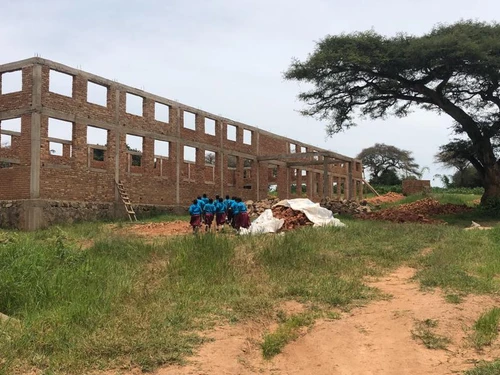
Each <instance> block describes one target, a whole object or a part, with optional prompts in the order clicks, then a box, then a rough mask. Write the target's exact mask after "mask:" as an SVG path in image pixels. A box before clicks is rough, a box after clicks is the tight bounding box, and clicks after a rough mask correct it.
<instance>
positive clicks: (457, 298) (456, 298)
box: [444, 294, 463, 305]
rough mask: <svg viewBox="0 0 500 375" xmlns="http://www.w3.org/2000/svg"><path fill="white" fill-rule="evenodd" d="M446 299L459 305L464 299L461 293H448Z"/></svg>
mask: <svg viewBox="0 0 500 375" xmlns="http://www.w3.org/2000/svg"><path fill="white" fill-rule="evenodd" d="M444 299H445V300H446V302H448V303H453V304H455V305H458V304H460V303H462V301H463V298H462V296H461V295H460V294H447V295H445V296H444Z"/></svg>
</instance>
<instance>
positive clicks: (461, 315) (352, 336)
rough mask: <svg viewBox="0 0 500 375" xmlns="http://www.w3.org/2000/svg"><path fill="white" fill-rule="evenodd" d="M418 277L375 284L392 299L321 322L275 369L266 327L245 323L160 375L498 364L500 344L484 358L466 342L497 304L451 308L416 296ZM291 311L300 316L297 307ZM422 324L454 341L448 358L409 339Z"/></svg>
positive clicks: (375, 373)
mask: <svg viewBox="0 0 500 375" xmlns="http://www.w3.org/2000/svg"><path fill="white" fill-rule="evenodd" d="M414 272H415V271H414V269H411V268H407V267H402V268H399V269H398V270H396V271H395V272H394V273H392V274H390V275H388V276H385V277H383V278H381V279H379V280H374V281H372V282H370V283H369V284H370V285H371V286H373V287H376V288H379V289H380V290H382V292H384V293H386V294H390V295H391V296H392V298H388V299H386V300H381V301H376V302H373V303H370V304H368V305H367V306H365V307H360V308H356V309H353V310H352V311H351V312H350V313H347V314H344V316H343V317H342V319H340V320H319V321H317V322H316V324H315V325H314V327H313V328H312V329H311V330H310V331H309V332H303V335H302V336H301V337H300V338H299V339H297V340H296V341H295V342H292V343H290V344H289V345H287V346H286V348H285V349H284V350H283V352H282V353H281V354H279V355H278V356H276V357H275V358H274V359H273V360H271V361H265V360H263V359H262V354H261V351H260V347H259V342H260V341H261V339H262V334H263V332H265V330H266V328H268V327H266V326H264V325H263V324H257V323H248V324H245V325H237V326H223V327H219V328H217V329H215V330H214V331H213V332H211V333H209V335H208V336H209V337H212V338H213V339H214V341H212V342H210V343H208V344H206V345H204V346H203V347H202V348H201V349H200V351H199V352H198V354H197V355H196V356H195V357H193V358H191V359H190V360H189V364H188V365H187V366H184V367H180V366H175V367H167V368H163V369H160V370H158V371H156V372H155V374H156V375H174V374H175V375H188V374H189V375H194V374H196V375H198V374H218V375H219V374H221V375H222V374H243V375H246V374H293V375H306V374H315V375H323V374H324V375H326V374H328V375H337V374H338V375H348V374H349V375H350V374H356V375H362V374H366V375H368V374H370V375H392V374H394V375H395V374H398V375H401V374H412V375H414V374H419V375H421V374H433V375H441V374H443V375H444V374H452V373H461V372H462V371H463V370H466V369H468V368H471V367H472V366H473V364H474V362H475V361H477V360H480V359H484V360H492V359H494V358H495V357H497V358H498V357H500V344H499V343H498V342H496V343H494V344H493V345H492V346H491V347H488V348H486V349H485V350H484V351H483V352H481V353H479V352H477V351H476V350H475V349H473V348H471V347H470V346H469V345H468V341H467V335H468V332H467V330H468V329H470V327H471V326H472V324H473V323H474V321H475V319H477V317H478V316H479V315H480V314H481V313H482V312H484V311H485V310H486V309H488V308H491V307H493V306H495V305H500V301H498V300H497V301H495V300H494V299H493V298H491V297H484V296H470V297H468V298H466V299H465V300H464V302H462V303H461V304H459V305H454V304H450V303H447V302H445V300H444V296H443V293H442V292H440V291H431V292H423V291H421V290H419V286H418V284H417V283H414V282H411V281H410V279H411V277H412V276H413V274H414ZM295 305H297V304H295ZM290 306H291V308H290V309H291V310H293V309H294V308H295V309H296V306H295V307H294V304H293V303H292V304H291V305H290ZM425 319H433V320H436V321H437V322H438V326H437V327H436V328H434V329H433V330H434V332H435V333H436V334H439V335H443V336H446V337H448V338H450V339H451V343H450V344H449V345H448V347H447V349H446V350H432V349H427V348H426V347H425V346H424V345H423V344H422V343H421V342H419V341H418V340H416V339H414V338H413V337H412V330H414V329H415V324H416V322H417V321H422V320H425Z"/></svg>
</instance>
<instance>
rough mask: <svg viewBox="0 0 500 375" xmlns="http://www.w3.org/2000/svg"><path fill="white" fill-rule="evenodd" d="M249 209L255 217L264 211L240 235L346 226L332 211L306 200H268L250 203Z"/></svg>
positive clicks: (248, 204) (248, 203)
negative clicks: (308, 227)
mask: <svg viewBox="0 0 500 375" xmlns="http://www.w3.org/2000/svg"><path fill="white" fill-rule="evenodd" d="M275 202H276V203H275ZM247 207H252V208H251V210H252V212H253V214H254V215H255V214H256V213H257V212H259V211H260V210H262V209H263V211H262V213H261V214H260V215H259V217H258V218H257V219H256V220H255V221H253V222H252V225H251V226H250V228H248V229H240V234H261V233H276V232H280V231H287V230H293V229H296V228H298V227H301V226H308V225H310V226H315V227H318V226H334V227H345V224H343V223H342V222H341V221H340V220H339V219H336V218H334V217H333V214H332V212H331V211H330V210H328V209H326V208H324V207H321V206H320V205H319V204H318V203H314V202H312V201H310V200H309V199H306V198H297V199H285V200H282V201H279V200H278V199H267V200H265V201H263V202H262V201H261V202H256V203H254V202H251V201H248V202H247ZM267 207H270V208H267Z"/></svg>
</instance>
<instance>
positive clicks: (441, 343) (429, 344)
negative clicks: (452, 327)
mask: <svg viewBox="0 0 500 375" xmlns="http://www.w3.org/2000/svg"><path fill="white" fill-rule="evenodd" d="M437 325H438V322H437V320H432V319H426V320H422V321H419V322H417V324H416V326H415V329H414V330H413V331H412V336H413V338H414V339H418V340H420V341H422V343H423V344H424V345H425V347H426V348H427V349H446V346H447V345H448V344H449V343H450V339H449V338H447V337H444V336H440V335H437V334H436V333H434V332H433V330H432V329H433V328H436V327H437Z"/></svg>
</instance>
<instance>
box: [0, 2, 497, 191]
mask: <svg viewBox="0 0 500 375" xmlns="http://www.w3.org/2000/svg"><path fill="white" fill-rule="evenodd" d="M1 8H2V13H3V15H4V17H3V18H2V22H1V23H0V47H1V54H0V64H3V63H7V62H11V61H16V60H21V59H25V58H28V57H32V56H34V55H35V54H39V55H40V56H41V57H43V58H46V59H50V60H55V61H57V62H60V63H63V64H66V65H69V66H72V67H78V68H81V69H82V70H85V71H88V72H91V73H94V74H97V75H100V76H103V77H105V78H109V79H116V80H117V81H119V82H121V83H124V84H127V85H131V86H134V87H138V88H141V89H143V90H146V91H149V92H151V93H154V94H157V95H160V96H164V97H167V98H169V99H173V100H178V101H180V102H182V103H185V104H188V105H191V106H194V107H198V108H201V109H203V110H206V111H209V112H212V113H214V114H220V115H223V116H225V117H228V118H231V119H234V120H237V121H241V122H244V123H247V124H249V125H253V126H257V127H259V128H261V129H265V130H268V131H271V132H274V133H277V134H280V135H284V136H287V137H290V138H294V139H297V140H300V141H303V142H306V143H310V144H313V145H316V146H318V147H323V148H326V149H330V150H333V151H336V152H340V153H343V154H346V155H349V156H355V155H356V154H358V153H359V152H360V151H361V149H363V148H365V147H369V146H372V145H373V144H375V143H386V144H389V145H394V146H397V147H400V148H403V149H407V150H410V151H413V154H414V156H415V159H416V161H417V162H418V163H419V164H420V166H421V167H424V166H426V167H429V168H430V169H431V172H430V173H426V174H425V175H424V178H429V179H431V180H432V176H433V175H434V174H436V173H444V172H447V171H445V170H443V169H442V168H441V167H440V166H439V165H436V164H433V155H434V154H435V153H436V151H437V150H438V147H439V145H441V144H444V143H446V142H447V140H448V139H449V136H450V130H449V126H450V125H451V121H450V119H449V118H448V117H447V116H441V117H439V116H437V115H436V114H433V113H426V112H421V111H418V112H415V113H413V114H411V115H410V116H408V117H407V118H404V119H397V118H390V119H387V120H385V121H372V120H366V121H362V120H360V121H359V126H358V127H357V128H353V129H350V130H348V131H347V132H345V133H342V134H338V135H335V136H334V137H333V138H326V136H325V135H326V133H325V123H321V122H319V121H317V120H315V119H312V118H306V117H302V116H301V115H300V114H298V113H297V110H299V109H300V108H302V106H303V104H302V103H301V102H299V101H297V99H296V96H297V94H298V93H299V92H300V86H299V85H298V84H297V83H295V82H286V81H284V80H283V78H282V76H283V72H284V71H285V70H286V69H287V68H288V66H289V65H290V62H291V59H292V57H297V58H299V59H301V60H303V59H305V58H306V57H307V54H308V53H310V52H312V51H313V49H314V46H315V42H316V41H318V40H320V39H321V38H323V37H324V36H325V35H327V34H338V33H343V32H347V33H349V32H353V31H364V30H367V29H374V30H375V31H377V32H379V33H382V34H385V35H389V36H390V35H394V34H395V33H397V32H400V31H403V32H406V33H409V34H415V35H420V34H423V33H426V32H427V31H429V30H430V29H431V28H432V27H433V26H434V25H436V24H437V23H453V22H455V21H458V20H460V19H474V20H480V21H495V20H497V21H498V19H499V18H500V1H498V0H476V1H470V0H467V1H466V0H397V1H395V0H353V1H347V2H346V1H344V0H342V1H340V0H330V1H328V0H308V1H298V0H192V1H190V0H182V1H181V0H161V1H160V0H120V1H118V0H86V1H81V0H74V1H68V0H1ZM494 17H497V18H496V19H495V18H494ZM434 184H437V181H434Z"/></svg>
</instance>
